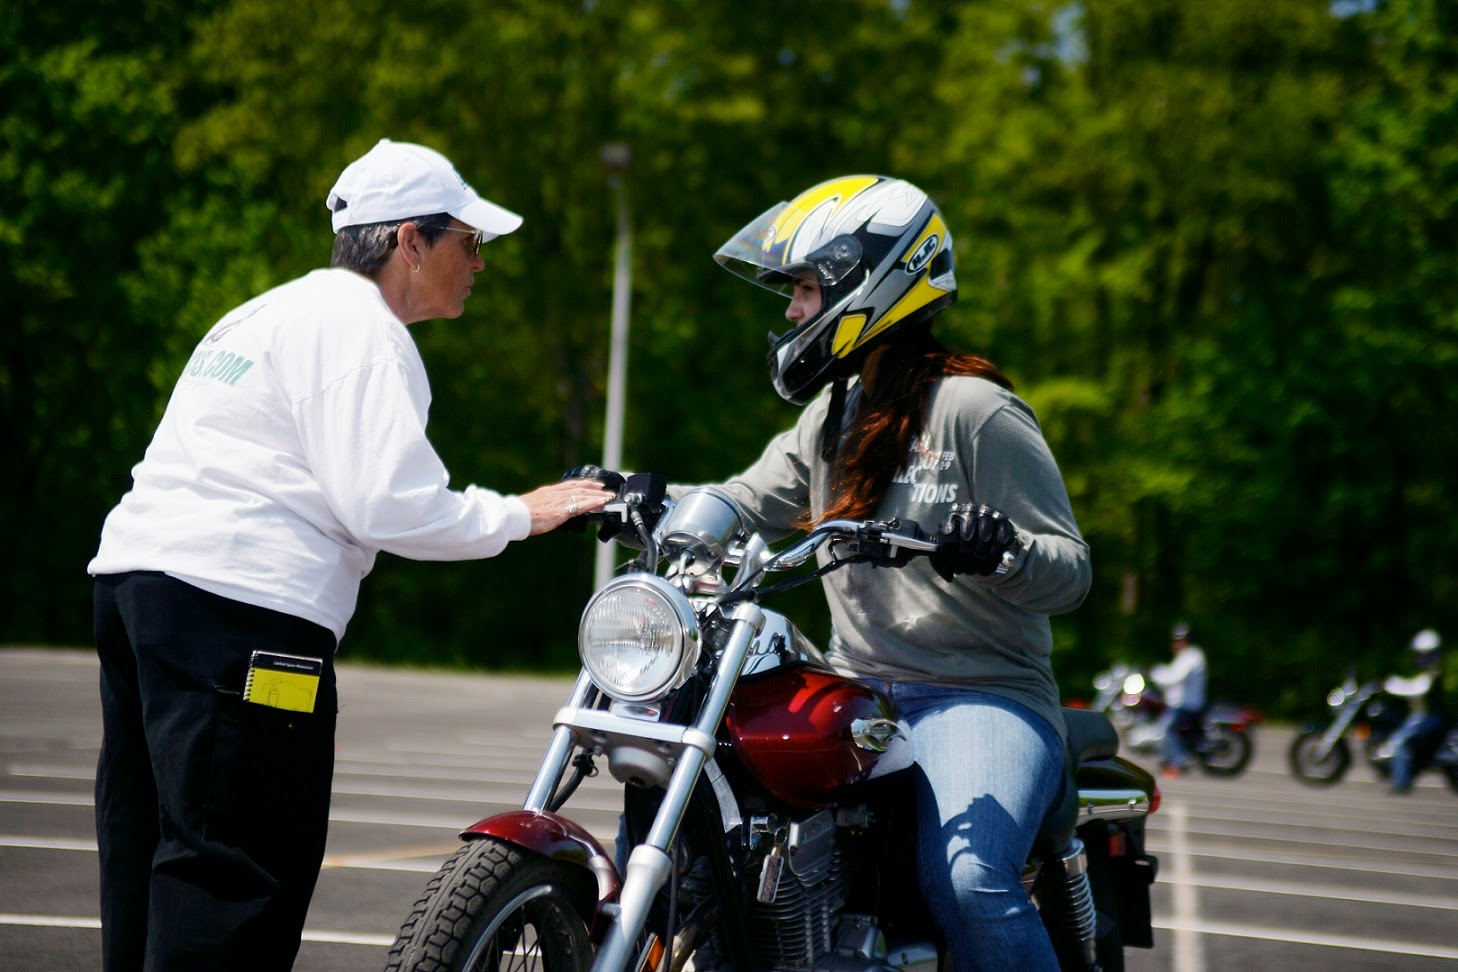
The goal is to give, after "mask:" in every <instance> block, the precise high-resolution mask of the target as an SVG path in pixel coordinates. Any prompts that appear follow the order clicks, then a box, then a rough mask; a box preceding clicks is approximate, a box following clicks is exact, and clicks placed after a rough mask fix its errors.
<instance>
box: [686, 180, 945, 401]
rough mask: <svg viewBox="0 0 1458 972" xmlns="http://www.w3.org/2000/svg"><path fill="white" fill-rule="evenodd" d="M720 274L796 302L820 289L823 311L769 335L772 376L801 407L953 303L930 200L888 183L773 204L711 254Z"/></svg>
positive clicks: (832, 186)
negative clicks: (801, 289) (798, 287)
mask: <svg viewBox="0 0 1458 972" xmlns="http://www.w3.org/2000/svg"><path fill="white" fill-rule="evenodd" d="M714 259H715V260H717V261H718V262H719V264H720V266H722V267H724V268H725V269H726V270H729V271H731V272H733V273H735V274H737V275H739V276H741V277H744V278H745V279H747V280H752V281H754V282H755V283H757V284H759V285H760V286H761V287H765V288H768V289H770V290H773V291H776V292H777V293H781V294H784V295H785V296H792V295H793V292H794V284H795V280H796V279H801V280H807V281H811V282H813V283H816V284H818V285H819V286H820V289H821V304H820V312H819V313H818V314H815V315H814V316H813V317H811V318H810V319H809V320H807V321H805V322H804V323H803V324H801V325H800V326H798V327H796V328H794V329H793V330H791V331H790V332H788V333H787V334H784V335H779V336H777V335H770V340H771V343H772V347H771V349H770V355H769V357H770V377H771V379H772V380H773V381H774V385H775V391H777V392H779V394H780V397H781V398H784V399H785V400H786V401H789V402H793V403H794V404H796V405H803V404H805V403H806V402H808V401H809V400H810V399H811V398H813V397H814V395H815V393H816V392H818V391H819V390H820V389H821V388H823V387H825V385H826V384H827V383H828V382H830V381H833V380H835V379H838V378H846V377H849V376H850V375H852V374H854V373H855V372H856V370H857V369H858V368H859V367H860V363H861V360H862V359H863V357H864V355H865V352H866V351H867V350H869V348H870V347H871V346H872V345H874V344H879V343H881V342H882V341H884V340H886V339H887V337H888V336H890V335H891V334H892V332H894V331H896V330H899V329H903V328H905V327H906V326H907V325H909V324H914V323H917V322H919V321H924V320H926V319H927V318H929V317H931V316H932V315H933V314H935V313H936V312H937V311H939V310H941V309H942V308H943V307H946V306H947V305H948V304H950V303H951V302H952V301H953V300H954V299H956V295H957V275H956V266H955V261H954V259H953V255H952V236H951V233H950V232H949V231H948V230H947V224H946V223H945V222H944V221H943V220H942V216H941V213H940V212H939V211H938V210H937V207H936V205H935V204H934V203H932V201H931V200H930V199H929V198H927V195H926V193H924V192H922V191H921V190H920V189H918V188H916V187H915V186H913V185H912V184H911V183H909V182H904V181H902V180H900V179H892V178H889V177H887V176H877V175H854V176H843V177H841V178H838V179H832V180H830V181H829V182H823V183H821V184H819V185H817V186H814V187H812V188H810V189H807V190H806V191H804V192H802V193H800V195H798V196H796V197H795V198H794V199H792V200H790V201H789V202H788V203H783V202H782V203H778V204H777V205H775V206H773V207H772V208H770V209H769V210H768V211H766V212H765V213H764V214H763V215H761V216H760V217H759V218H758V219H756V220H754V221H753V222H751V223H750V224H749V225H747V226H745V227H744V228H743V229H741V230H740V231H739V232H738V233H735V234H734V236H733V237H732V238H731V239H730V240H729V241H728V242H727V243H725V244H724V245H723V246H721V247H719V250H718V252H716V253H715V254H714Z"/></svg>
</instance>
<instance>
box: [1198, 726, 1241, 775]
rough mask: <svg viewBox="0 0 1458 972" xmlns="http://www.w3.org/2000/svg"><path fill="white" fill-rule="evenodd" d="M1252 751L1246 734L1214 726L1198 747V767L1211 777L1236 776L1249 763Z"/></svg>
mask: <svg viewBox="0 0 1458 972" xmlns="http://www.w3.org/2000/svg"><path fill="white" fill-rule="evenodd" d="M1253 751H1254V747H1253V746H1252V745H1251V741H1250V735H1249V734H1248V733H1244V732H1236V731H1235V730H1234V729H1226V728H1224V727H1222V726H1215V727H1212V728H1211V729H1210V730H1209V731H1208V732H1207V733H1206V734H1205V742H1204V744H1203V745H1201V747H1200V766H1201V767H1203V768H1204V770H1205V772H1206V773H1209V774H1210V775H1211V776H1236V775H1238V774H1239V773H1240V772H1241V771H1243V770H1244V769H1245V767H1246V764H1247V763H1249V762H1250V757H1251V754H1252V752H1253Z"/></svg>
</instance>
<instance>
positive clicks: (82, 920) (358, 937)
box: [0, 913, 395, 948]
mask: <svg viewBox="0 0 1458 972" xmlns="http://www.w3.org/2000/svg"><path fill="white" fill-rule="evenodd" d="M0 925H18V926H21V927H26V928H92V929H98V930H99V929H100V928H101V919H100V918H90V917H85V916H81V915H16V914H4V913H0ZM304 941H306V942H322V943H324V944H327V945H371V946H376V947H379V948H389V947H390V946H391V945H393V944H395V936H394V935H366V934H363V933H361V932H346V931H327V930H322V929H309V928H306V929H304Z"/></svg>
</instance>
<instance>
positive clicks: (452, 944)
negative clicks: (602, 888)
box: [385, 837, 596, 972]
mask: <svg viewBox="0 0 1458 972" xmlns="http://www.w3.org/2000/svg"><path fill="white" fill-rule="evenodd" d="M595 898H596V894H595V888H594V886H593V882H592V878H591V876H590V875H589V874H588V873H587V872H586V871H584V870H582V869H581V868H578V867H575V866H573V865H571V864H564V863H561V862H559V861H554V860H550V859H548V858H545V857H541V856H538V855H536V854H533V853H531V852H529V851H524V850H522V849H521V848H518V847H516V846H514V845H512V844H508V843H506V842H504V841H499V840H496V839H494V838H490V837H486V838H481V839H479V840H473V841H470V842H468V843H467V844H466V845H465V846H464V847H462V848H461V849H460V850H458V851H457V852H456V853H455V855H454V856H452V857H451V858H450V859H449V860H447V861H446V862H445V863H444V864H442V865H441V867H440V870H439V871H437V872H436V875H435V877H433V878H432V879H431V881H430V883H429V884H428V885H426V888H425V893H424V894H423V895H422V896H421V898H420V900H419V901H417V902H415V907H414V908H413V909H412V910H411V912H410V917H409V918H407V919H406V920H405V923H404V924H403V925H402V926H401V927H400V934H399V936H398V937H397V938H396V939H395V944H394V946H393V947H392V948H391V949H390V955H389V959H388V961H387V963H386V965H385V972H511V970H532V972H587V969H588V968H589V967H590V966H591V964H592V945H591V943H590V942H589V941H588V937H587V927H586V924H585V922H584V920H583V915H584V914H586V913H589V911H588V909H590V907H591V903H592V901H593V900H595Z"/></svg>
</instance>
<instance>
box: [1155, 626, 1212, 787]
mask: <svg viewBox="0 0 1458 972" xmlns="http://www.w3.org/2000/svg"><path fill="white" fill-rule="evenodd" d="M1170 649H1171V650H1172V651H1173V652H1174V658H1173V660H1171V661H1170V662H1169V664H1166V665H1155V666H1154V668H1153V669H1152V670H1151V671H1150V673H1149V677H1150V678H1151V679H1152V680H1153V682H1154V684H1156V685H1158V686H1159V687H1160V689H1161V690H1163V692H1164V702H1165V705H1166V706H1168V708H1166V709H1165V712H1164V717H1163V720H1162V721H1163V727H1164V757H1163V759H1162V760H1161V762H1160V774H1161V775H1163V776H1169V777H1175V776H1179V775H1180V774H1181V773H1183V772H1184V771H1185V769H1186V768H1187V767H1188V766H1189V765H1190V763H1191V762H1192V760H1193V759H1194V757H1193V756H1191V755H1190V751H1189V748H1188V746H1186V744H1185V742H1186V740H1187V739H1189V738H1192V737H1193V736H1194V735H1195V734H1196V733H1197V731H1198V728H1199V725H1200V716H1201V715H1202V714H1203V713H1204V711H1205V680H1206V677H1205V653H1204V652H1203V651H1201V650H1200V646H1199V645H1195V644H1191V643H1190V626H1189V625H1187V624H1184V623H1180V624H1177V625H1175V626H1174V630H1173V631H1171V632H1170Z"/></svg>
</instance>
